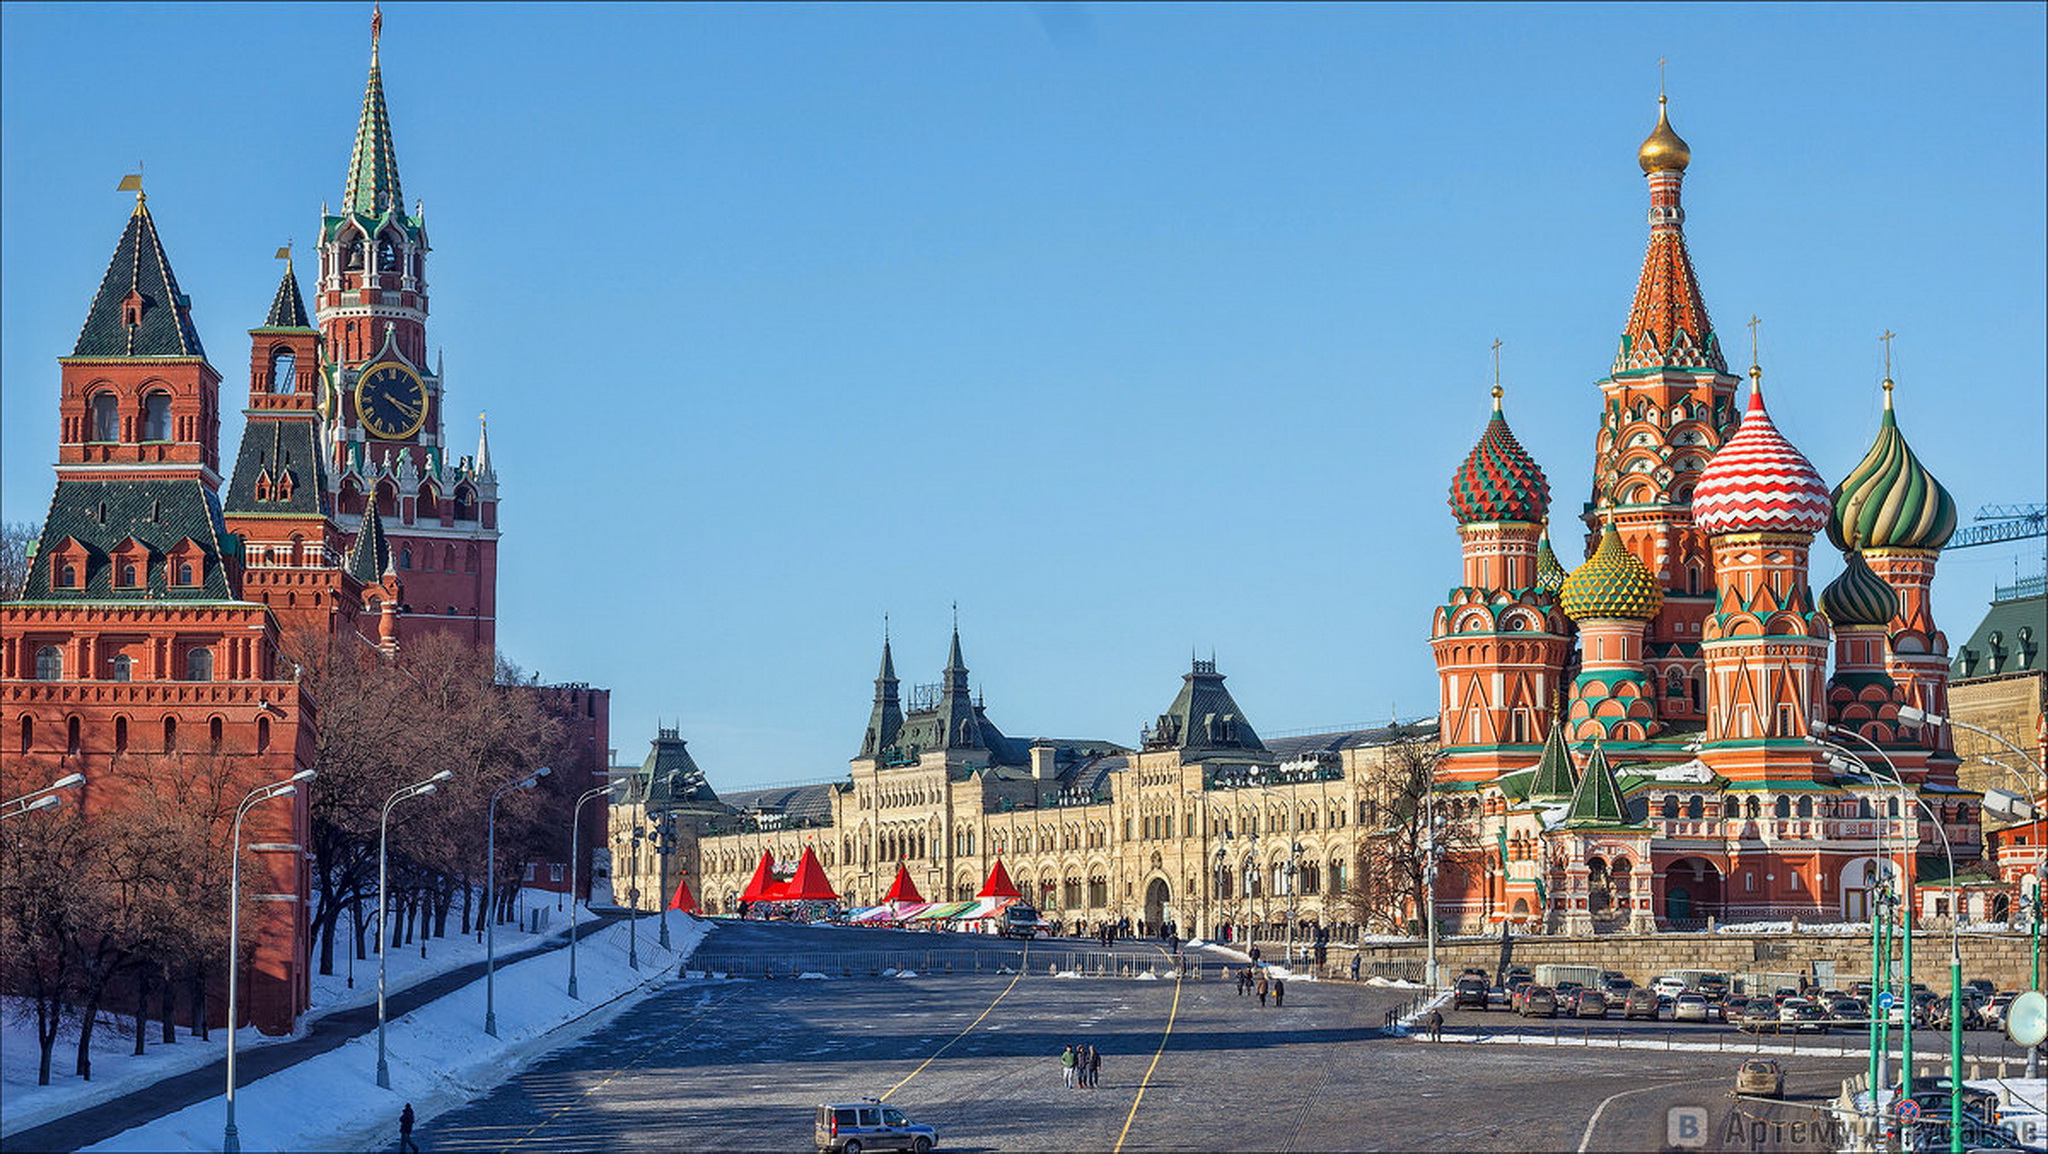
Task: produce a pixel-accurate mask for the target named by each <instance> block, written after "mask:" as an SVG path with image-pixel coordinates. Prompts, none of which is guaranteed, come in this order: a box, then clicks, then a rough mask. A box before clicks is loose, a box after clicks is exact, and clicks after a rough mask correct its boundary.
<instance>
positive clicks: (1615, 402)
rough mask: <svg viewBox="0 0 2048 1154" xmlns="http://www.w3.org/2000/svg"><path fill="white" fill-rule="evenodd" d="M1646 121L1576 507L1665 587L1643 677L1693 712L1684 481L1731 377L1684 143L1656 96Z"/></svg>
mask: <svg viewBox="0 0 2048 1154" xmlns="http://www.w3.org/2000/svg"><path fill="white" fill-rule="evenodd" d="M1657 104H1658V110H1657V128H1656V130H1655V131H1654V132H1652V133H1651V134H1650V136H1649V138H1648V139H1647V140H1645V141H1643V145H1642V147H1641V148H1640V149H1639V150H1637V154H1636V160H1637V163H1638V164H1639V165H1640V166H1641V167H1642V170H1643V174H1644V175H1645V176H1646V177H1647V178H1648V179H1649V184H1650V242H1649V249H1648V251H1647V252H1646V253H1645V255H1644V257H1643V271H1642V275H1641V277H1640V278H1639V279H1638V280H1637V283H1636V293H1635V299H1634V301H1633V303H1632V304H1631V305H1630V307H1629V314H1628V322H1627V324H1626V325H1625V326H1624V327H1623V329H1622V333H1621V345H1620V348H1619V349H1618V350H1617V351H1616V353H1615V356H1614V364H1613V366H1612V368H1611V370H1610V371H1609V373H1608V375H1607V377H1606V378H1604V379H1603V380H1601V381H1600V392H1601V397H1602V401H1603V404H1602V406H1601V413H1600V432H1599V435H1598V437H1597V438H1596V442H1595V453H1594V462H1593V494H1592V499H1591V500H1590V501H1588V502H1587V504H1586V508H1585V521H1586V528H1587V538H1586V550H1587V552H1588V553H1589V554H1590V553H1591V552H1592V551H1593V548H1594V546H1595V545H1596V544H1597V543H1598V538H1599V535H1600V533H1601V531H1602V529H1603V527H1604V526H1607V525H1612V526H1613V527H1614V529H1615V531H1616V532H1617V533H1618V534H1620V537H1621V541H1622V544H1624V545H1626V546H1627V547H1628V550H1629V552H1631V553H1634V554H1635V555H1636V557H1637V558H1638V559H1639V560H1641V561H1642V563H1643V565H1644V566H1645V567H1646V568H1648V569H1649V571H1650V573H1651V575H1652V576H1654V577H1655V578H1656V579H1657V581H1658V583H1659V584H1660V585H1662V586H1663V589H1664V602H1663V607H1662V608H1661V609H1660V610H1659V611H1658V613H1657V616H1656V617H1655V618H1653V619H1652V620H1651V622H1650V624H1649V627H1648V629H1647V630H1646V632H1645V635H1644V638H1643V646H1644V653H1643V663H1644V670H1645V676H1646V678H1647V680H1648V682H1649V683H1650V684H1651V685H1653V686H1655V687H1656V688H1657V693H1656V701H1657V706H1658V709H1657V714H1658V716H1659V717H1661V718H1664V719H1674V718H1688V719H1696V718H1698V717H1700V716H1701V711H1702V707H1703V704H1704V693H1703V690H1702V687H1701V684H1700V674H1701V658H1700V628H1701V623H1702V622H1703V621H1705V620H1706V617H1707V614H1708V612H1709V611H1710V610H1711V608H1712V606H1713V602H1714V598H1713V587H1714V570H1713V557H1712V553H1711V550H1709V548H1708V546H1707V541H1706V537H1705V536H1704V535H1703V534H1702V533H1700V531H1699V530H1698V529H1697V528H1695V527H1694V525H1693V519H1692V508H1691V505H1692V494H1693V487H1694V486H1695V485H1696V484H1698V482H1699V476H1700V472H1701V470H1703V469H1705V468H1706V465H1707V462H1708V460H1710V459H1711V458H1712V457H1713V454H1714V451H1715V450H1716V449H1717V448H1719V447H1720V445H1721V443H1722V442H1723V441H1724V440H1726V439H1727V436H1728V434H1729V433H1730V432H1731V431H1732V430H1733V429H1734V426H1735V387H1736V385H1737V384H1738V383H1739V382H1738V381H1737V380H1736V378H1735V377H1734V376H1732V375H1730V374H1729V372H1728V366H1727V363H1726V362H1725V361H1724V360H1723V359H1722V356H1721V341H1720V338H1719V337H1718V336H1717V335H1716V334H1715V332H1714V328H1713V323H1712V321H1710V320H1709V319H1708V317H1707V306H1706V301H1705V299H1704V298H1703V297H1702V296H1701V295H1700V284H1699V277H1698V276H1697V275H1696V274H1695V273H1694V272H1693V267H1692V256H1691V254H1690V253H1689V252H1688V251H1687V249H1686V244H1685V209H1684V208H1683V207H1682V206H1681V204H1680V202H1679V188H1680V186H1681V185H1682V184H1683V183H1684V181H1685V170H1686V166H1687V165H1688V164H1690V163H1691V160H1692V151H1691V149H1689V148H1688V147H1687V146H1686V143H1685V141H1683V140H1681V139H1680V138H1679V136H1678V134H1677V133H1676V132H1674V131H1672V129H1671V122H1670V119H1669V118H1668V117H1667V116H1666V115H1665V107H1664V104H1665V102H1664V98H1663V97H1662V96H1659V97H1658V98H1657Z"/></svg>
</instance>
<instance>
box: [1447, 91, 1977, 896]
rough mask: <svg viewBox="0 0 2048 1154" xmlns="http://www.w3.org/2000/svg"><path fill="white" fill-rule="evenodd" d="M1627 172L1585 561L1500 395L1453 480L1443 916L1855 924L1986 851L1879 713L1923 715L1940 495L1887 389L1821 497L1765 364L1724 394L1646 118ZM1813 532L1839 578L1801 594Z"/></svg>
mask: <svg viewBox="0 0 2048 1154" xmlns="http://www.w3.org/2000/svg"><path fill="white" fill-rule="evenodd" d="M1660 103H1661V98H1660ZM1638 159H1639V162H1640V165H1641V167H1642V170H1643V172H1644V174H1645V175H1646V176H1647V178H1648V181H1649V190H1650V213H1649V223H1650V239H1649V249H1648V253H1647V255H1646V256H1645V258H1644V261H1643V268H1642V273H1641V277H1640V280H1639V281H1638V283H1637V286H1636V292H1635V298H1634V301H1633V304H1632V305H1631V307H1630V310H1629V316H1628V321H1627V324H1626V327H1625V328H1624V329H1623V332H1622V335H1621V341H1620V347H1619V349H1618V350H1617V352H1616V354H1615V358H1614V363H1613V365H1612V366H1611V368H1610V370H1609V372H1608V373H1607V375H1606V376H1605V377H1603V378H1602V379H1601V380H1600V381H1599V383H1598V388H1599V390H1600V413H1599V419H1598V424H1597V428H1596V432H1595V440H1594V464H1593V484H1592V493H1591V499H1590V500H1589V501H1588V502H1587V503H1586V505H1585V507H1584V514H1583V521H1584V527H1585V542H1586V560H1585V561H1584V562H1583V563H1582V564H1580V565H1579V566H1577V567H1576V568H1574V569H1572V570H1571V571H1570V572H1569V573H1567V572H1566V570H1565V568H1564V567H1563V566H1562V565H1560V564H1559V562H1558V559H1557V557H1556V556H1555V554H1554V553H1553V551H1552V548H1551V542H1550V536H1549V521H1550V512H1551V509H1550V490H1549V483H1548V481H1547V479H1546V478H1545V475H1544V473H1543V470H1542V469H1541V468H1540V467H1539V466H1538V465H1537V463H1536V462H1535V460H1534V459H1532V458H1531V456H1530V455H1529V453H1528V452H1527V451H1525V450H1524V449H1523V447H1522V446H1521V444H1520V443H1519V442H1518V441H1517V440H1516V438H1515V436H1514V434H1513V432H1512V431H1511V430H1510V429H1509V427H1508V424H1507V421H1506V418H1505V416H1504V415H1503V413H1502V408H1501V390H1500V388H1499V387H1498V386H1497V385H1496V386H1495V389H1494V409H1493V413H1492V417H1491V420H1490V421H1489V423H1488V425H1487V427H1486V429H1485V431H1484V433H1483V434H1482V436H1481V438H1480V440H1479V443H1478V444H1477V446H1475V447H1474V448H1473V450H1472V452H1471V454H1470V455H1469V456H1468V457H1467V458H1466V460H1465V462H1464V463H1463V465H1462V466H1461V467H1460V468H1459V469H1458V471H1457V473H1456V475H1455V477H1454V478H1453V480H1452V484H1451V494H1450V505H1451V510H1452V513H1453V514H1454V516H1455V518H1456V520H1457V524H1458V534H1459V537H1460V540H1461V542H1462V547H1463V555H1464V576H1463V580H1462V583H1461V584H1460V585H1459V586H1458V587H1456V588H1454V589H1452V590H1451V591H1450V594H1449V596H1448V597H1447V598H1446V600H1445V602H1444V603H1443V604H1442V605H1441V606H1439V607H1438V609H1437V610H1436V613H1435V619H1434V626H1433V630H1432V638H1433V640H1432V646H1433V649H1434V652H1435V656H1436V661H1437V667H1438V672H1439V680H1440V686H1441V697H1440V702H1439V710H1440V715H1439V716H1440V721H1439V724H1440V735H1439V737H1440V749H1439V752H1438V754H1437V762H1436V766H1435V773H1436V782H1437V787H1436V788H1437V791H1438V797H1439V799H1440V800H1441V804H1440V806H1439V810H1440V811H1441V812H1445V813H1448V814H1450V815H1452V818H1453V821H1452V824H1451V825H1450V826H1449V828H1447V830H1446V833H1445V839H1446V840H1445V843H1444V846H1443V852H1444V854H1445V863H1444V868H1443V869H1442V870H1441V871H1440V874H1439V884H1438V892H1437V901H1438V907H1437V908H1438V914H1439V916H1440V917H1441V918H1443V919H1445V920H1446V921H1448V922H1451V923H1455V924H1456V925H1458V926H1460V927H1461V928H1464V929H1467V930H1483V929H1487V928H1498V927H1500V926H1502V925H1503V924H1507V925H1512V926H1516V927H1523V928H1528V929H1540V930H1546V931H1551V932H1579V933H1584V932H1621V931H1630V932H1643V931H1650V930H1655V929H1659V928H1668V929H1677V928H1694V927H1696V926H1698V925H1700V924H1702V923H1704V922H1706V921H1708V920H1709V919H1718V920H1719V921H1721V922H1723V923H1728V922H1744V921H1757V920H1771V921H1777V920H1784V919H1790V918H1805V919H1809V920H1861V919H1863V918H1865V917H1867V916H1868V911H1869V909H1870V905H1871V902H1872V900H1873V896H1874V894H1875V893H1876V892H1877V891H1878V889H1879V887H1880V885H1881V883H1882V882H1883V881H1884V879H1885V878H1886V877H1887V876H1896V873H1903V874H1904V875H1905V876H1906V877H1923V876H1926V875H1927V874H1928V873H1929V872H1930V871H1931V872H1932V873H1934V874H1937V875H1942V874H1946V873H1947V872H1948V865H1947V858H1946V857H1945V856H1944V849H1943V846H1944V842H1945V843H1946V845H1947V847H1948V850H1949V851H1952V853H1953V855H1954V857H1955V859H1956V862H1957V865H1958V867H1959V868H1960V867H1962V866H1963V865H1964V864H1966V863H1971V862H1975V861H1976V860H1977V859H1978V858H1979V857H1980V856H1981V846H1980V835H1979V833H1978V829H1979V823H1978V821H1977V805H1978V803H1979V800H1980V799H1979V797H1978V795H1976V794H1974V793H1971V792H1969V791H1966V790H1963V789H1960V788H1958V786H1957V783H1956V767H1957V761H1956V758H1955V756H1954V754H1953V752H1952V751H1951V749H1950V748H1949V745H1948V740H1947V737H1946V736H1945V734H1943V733H1941V732H1938V731H1932V730H1924V729H1916V728H1913V727H1910V726H1906V725H1903V724H1901V722H1900V721H1899V718H1898V710H1899V707H1900V706H1901V705H1913V706H1917V707H1920V708H1923V709H1926V710H1928V711H1930V712H1935V713H1939V712H1942V711H1943V710H1944V709H1945V696H1946V688H1947V681H1946V676H1947V674H1946V671H1947V665H1948V654H1947V648H1948V644H1947V640H1946V638H1945V637H1944V636H1943V635H1942V633H1941V632H1940V630H1939V629H1938V628H1937V627H1936V626H1935V623H1934V619H1933V615H1932V612H1931V609H1930V606H1929V600H1928V589H1929V586H1930V584H1931V583H1932V581H1933V577H1934V565H1935V560H1936V557H1937V556H1938V554H1939V552H1940V550H1941V548H1942V546H1943V545H1944V544H1946V542H1947V541H1948V538H1949V536H1950V535H1951V534H1952V533H1953V532H1954V530H1955V525H1956V511H1955V503H1954V501H1953V500H1952V499H1951V498H1950V497H1949V495H1948V493H1947V492H1946V491H1944V490H1943V489H1942V487H1941V485H1940V484H1939V483H1938V482H1937V481H1935V480H1934V478H1933V477H1932V476H1931V475H1929V474H1928V473H1927V471H1926V469H1925V468H1924V467H1923V466H1922V465H1921V464H1920V462H1919V460H1918V458H1917V457H1915V455H1914V454H1913V452H1912V450H1911V449H1910V448H1909V447H1908V446H1907V444H1906V441H1905V438H1904V435H1903V434H1902V433H1901V432H1900V431H1899V429H1898V426H1897V423H1896V421H1895V419H1894V417H1893V413H1892V405H1891V393H1892V382H1891V381H1890V380H1886V381H1885V382H1884V389H1885V391H1884V409H1883V412H1882V415H1881V423H1880V429H1879V434H1878V438H1877V440H1876V442H1875V443H1874V444H1873V445H1872V446H1871V448H1870V450H1869V452H1868V453H1867V454H1866V456H1865V457H1864V458H1863V460H1862V461H1861V462H1860V463H1858V464H1857V465H1856V466H1855V468H1854V469H1852V470H1851V471H1850V472H1849V473H1848V475H1847V476H1846V478H1844V479H1843V480H1842V482H1841V483H1840V484H1839V485H1836V486H1835V487H1834V488H1833V489H1832V490H1830V488H1829V487H1828V485H1827V483H1826V482H1825V481H1824V480H1823V479H1822V475H1821V474H1820V473H1819V472H1818V471H1817V470H1816V469H1815V468H1814V466H1813V464H1812V463H1811V462H1809V461H1808V460H1807V458H1806V457H1805V456H1804V455H1803V454H1801V453H1800V451H1799V450H1798V449H1797V448H1796V447H1795V446H1794V445H1793V444H1792V443H1791V441H1789V440H1788V439H1787V438H1786V437H1785V436H1784V434H1782V433H1781V432H1780V431H1779V430H1778V428H1777V426H1776V425H1775V424H1774V423H1773V421H1772V418H1771V414H1770V411H1769V409H1768V407H1767V406H1766V403H1765V397H1766V394H1765V390H1764V385H1763V373H1762V370H1761V368H1760V367H1758V366H1756V365H1752V366H1751V368H1750V370H1749V383H1748V387H1747V390H1746V394H1747V395H1746V396H1743V395H1742V394H1743V393H1744V392H1745V390H1744V389H1743V388H1742V382H1741V380H1740V379H1739V378H1737V377H1736V376H1735V375H1734V374H1732V373H1730V372H1729V371H1728V368H1727V364H1726V361H1725V360H1724V358H1723V354H1722V342H1721V339H1720V336H1719V334H1718V333H1717V332H1716V331H1715V329H1714V328H1713V325H1712V323H1711V322H1710V320H1709V319H1708V314H1707V308H1706V304H1705V302H1704V299H1703V298H1702V295H1701V292H1700V286H1699V280H1698V277H1697V276H1696V275H1695V273H1694V271H1693V266H1692V260H1691V257H1690V255H1689V254H1688V252H1687V249H1686V244H1685V233H1684V224H1685V212H1684V208H1683V207H1682V202H1681V199H1680V188H1681V186H1682V184H1683V182H1684V177H1685V171H1686V167H1687V165H1688V164H1689V163H1690V160H1691V156H1690V151H1689V149H1688V148H1687V146H1686V144H1685V142H1684V141H1683V140H1681V139H1680V138H1679V136H1678V134H1677V133H1676V132H1675V131H1673V130H1672V127H1671V124H1670V121H1669V119H1668V117H1667V116H1666V115H1665V114H1664V112H1663V109H1662V108H1660V110H1659V116H1658V123H1657V127H1656V130H1655V131H1654V132H1653V133H1652V134H1651V135H1650V137H1649V138H1648V139H1647V140H1645V141H1644V143H1643V145H1642V148H1641V149H1640V152H1639V156H1638ZM1823 532H1824V533H1825V534H1826V536H1827V539H1828V543H1829V544H1830V545H1832V546H1833V547H1834V548H1836V549H1839V550H1841V551H1842V553H1843V554H1844V557H1845V562H1846V569H1845V571H1844V572H1843V573H1842V575H1841V576H1840V577H1839V578H1838V579H1836V580H1835V581H1834V582H1833V583H1831V584H1830V585H1829V586H1828V587H1827V588H1826V589H1825V590H1823V591H1821V592H1820V594H1819V595H1818V596H1816V595H1815V593H1814V591H1813V589H1812V588H1811V587H1810V585H1809V583H1808V572H1809V561H1810V551H1811V549H1812V547H1813V544H1814V538H1815V537H1816V535H1819V534H1822V533H1823ZM1831 657H1832V659H1833V661H1832V664H1833V668H1832V671H1831V670H1830V658H1831ZM1936 862H1939V863H1941V864H1939V865H1936V864H1934V863H1936ZM1886 863H1891V864H1890V867H1889V870H1890V871H1896V873H1892V874H1888V867H1887V865H1886Z"/></svg>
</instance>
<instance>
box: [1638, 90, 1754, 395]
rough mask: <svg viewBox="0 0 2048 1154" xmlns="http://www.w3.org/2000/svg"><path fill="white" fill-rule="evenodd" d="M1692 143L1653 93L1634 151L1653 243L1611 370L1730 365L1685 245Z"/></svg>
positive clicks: (1724, 368) (1722, 367) (1716, 368)
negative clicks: (1644, 135) (1653, 115)
mask: <svg viewBox="0 0 2048 1154" xmlns="http://www.w3.org/2000/svg"><path fill="white" fill-rule="evenodd" d="M1691 161H1692V150H1691V149H1690V148H1688V147H1686V143H1685V141H1683V140H1681V139H1679V136H1678V134H1677V133H1676V132H1673V131H1672V130H1671V119H1670V117H1669V115H1667V112H1666V102H1665V99H1664V97H1663V96H1662V95H1661V94H1660V95H1659V96H1658V97H1657V127H1656V129H1655V130H1654V131H1652V132H1651V133H1650V136H1649V139H1647V140H1645V141H1643V144H1642V147H1641V148H1639V149H1637V150H1636V162H1637V163H1638V164H1640V165H1641V166H1642V169H1643V173H1644V175H1645V176H1647V177H1648V178H1649V183H1650V245H1649V248H1648V250H1647V251H1645V252H1644V254H1643V271H1642V275H1641V277H1640V278H1639V279H1638V280H1637V281H1636V295H1635V300H1634V301H1633V302H1631V303H1630V305H1629V310H1628V321H1627V322H1626V323H1625V324H1624V325H1623V326H1622V330H1621V345H1620V347H1619V348H1618V349H1617V350H1616V351H1615V354H1614V367H1613V369H1612V372H1613V373H1614V375H1616V376H1619V375H1621V374H1623V373H1637V372H1652V371H1662V370H1664V369H1691V370H1700V369H1706V370H1710V371H1712V372H1716V373H1725V372H1727V371H1728V365H1727V362H1726V361H1724V360H1723V359H1722V358H1721V342H1720V338H1718V337H1717V336H1715V334H1714V323H1713V321H1712V320H1711V319H1710V318H1709V317H1708V316H1707V303H1706V299H1705V298H1704V297H1702V296H1701V295H1700V278H1699V275H1698V274H1697V273H1696V272H1694V271H1693V267H1692V254H1691V253H1689V252H1688V251H1686V247H1685V208H1684V206H1683V205H1682V204H1681V203H1680V197H1679V188H1680V186H1681V185H1682V184H1683V183H1684V181H1685V167H1686V165H1687V164H1689V163H1690V162H1691Z"/></svg>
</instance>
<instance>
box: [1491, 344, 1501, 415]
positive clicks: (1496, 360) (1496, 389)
mask: <svg viewBox="0 0 2048 1154" xmlns="http://www.w3.org/2000/svg"><path fill="white" fill-rule="evenodd" d="M1500 394H1501V388H1500V338H1499V337H1495V338H1493V410H1494V411H1495V412H1499V411H1500Z"/></svg>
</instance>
